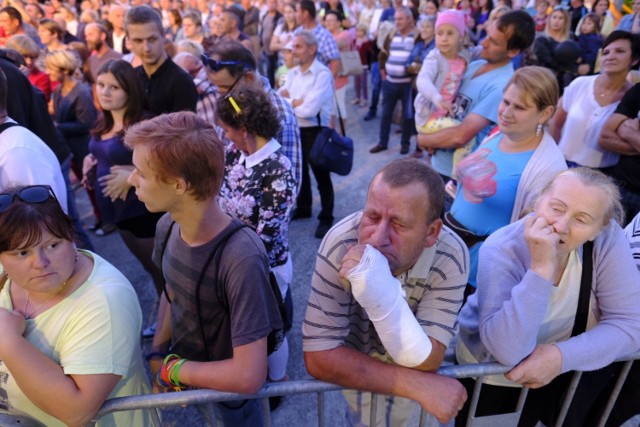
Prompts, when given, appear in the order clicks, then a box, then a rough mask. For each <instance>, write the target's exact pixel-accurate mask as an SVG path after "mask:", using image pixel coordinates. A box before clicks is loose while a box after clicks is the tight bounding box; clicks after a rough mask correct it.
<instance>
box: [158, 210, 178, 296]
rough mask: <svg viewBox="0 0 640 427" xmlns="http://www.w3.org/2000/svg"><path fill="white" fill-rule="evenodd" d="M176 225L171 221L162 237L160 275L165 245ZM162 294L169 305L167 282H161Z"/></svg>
mask: <svg viewBox="0 0 640 427" xmlns="http://www.w3.org/2000/svg"><path fill="white" fill-rule="evenodd" d="M174 225H176V222H175V221H171V224H170V225H169V229H168V230H167V234H166V235H165V236H164V240H163V241H162V246H161V247H160V273H162V260H163V259H164V253H165V251H166V250H167V244H168V243H169V237H171V232H172V231H173V226H174ZM162 278H163V279H164V273H162ZM162 293H163V294H164V296H165V298H167V301H168V302H169V304H171V298H169V292H167V281H166V280H163V281H162Z"/></svg>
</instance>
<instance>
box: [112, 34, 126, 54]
mask: <svg viewBox="0 0 640 427" xmlns="http://www.w3.org/2000/svg"><path fill="white" fill-rule="evenodd" d="M126 35H127V33H125V32H123V33H122V35H121V36H119V35H117V34H116V33H115V31H114V32H113V35H112V40H113V50H115V51H116V52H118V53H124V52H123V50H124V38H125V36H126Z"/></svg>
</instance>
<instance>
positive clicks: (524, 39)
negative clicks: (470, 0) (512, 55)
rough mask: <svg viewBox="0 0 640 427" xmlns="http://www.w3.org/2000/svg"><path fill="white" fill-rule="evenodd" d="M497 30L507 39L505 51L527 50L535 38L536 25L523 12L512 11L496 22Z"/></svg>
mask: <svg viewBox="0 0 640 427" xmlns="http://www.w3.org/2000/svg"><path fill="white" fill-rule="evenodd" d="M496 26H497V28H498V30H500V31H501V32H503V33H504V34H505V35H506V36H507V37H508V40H507V50H518V51H520V52H522V51H523V50H527V49H528V48H529V46H531V45H532V44H533V40H534V38H535V36H536V24H535V22H534V21H533V18H532V17H531V15H529V13H527V12H525V11H524V10H512V11H510V12H507V13H505V14H504V15H502V16H500V17H499V18H498V20H497V21H496Z"/></svg>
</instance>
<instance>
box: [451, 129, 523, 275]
mask: <svg viewBox="0 0 640 427" xmlns="http://www.w3.org/2000/svg"><path fill="white" fill-rule="evenodd" d="M500 140H502V135H498V136H496V137H495V138H493V139H491V140H489V141H487V143H486V144H484V145H482V146H481V147H479V148H478V149H477V150H476V151H474V152H473V153H471V154H470V155H468V156H467V157H466V158H465V159H464V160H462V161H461V162H460V164H459V165H458V169H457V176H458V194H457V196H456V199H455V201H454V202H453V206H451V214H452V215H453V217H454V218H455V219H456V220H457V221H458V222H460V223H461V224H462V225H464V226H465V227H466V228H467V229H469V230H470V231H472V232H474V233H475V234H478V235H481V236H482V235H488V234H491V233H493V232H494V231H496V230H497V229H499V228H501V227H504V226H505V225H507V224H509V222H511V212H512V211H513V205H514V204H515V201H516V193H517V191H518V184H519V183H520V178H521V177H522V172H523V171H524V168H525V167H526V166H527V163H528V162H529V159H531V156H532V155H533V153H534V151H535V150H531V151H524V152H521V153H505V152H503V151H501V150H500V147H499V145H500ZM480 246H482V243H479V244H477V245H475V246H473V247H472V248H471V250H470V251H469V256H470V258H469V259H470V274H469V283H470V284H472V285H473V286H475V285H476V283H475V282H476V273H477V271H478V251H479V250H480Z"/></svg>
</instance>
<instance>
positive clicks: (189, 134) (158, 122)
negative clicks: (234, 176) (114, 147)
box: [124, 111, 224, 201]
mask: <svg viewBox="0 0 640 427" xmlns="http://www.w3.org/2000/svg"><path fill="white" fill-rule="evenodd" d="M124 142H125V145H127V146H128V147H130V148H132V149H135V148H136V147H141V146H142V147H146V148H147V149H148V152H149V154H150V159H149V166H151V168H152V169H153V170H154V171H155V173H156V178H157V179H159V180H161V181H163V182H167V181H168V180H169V179H170V178H182V179H184V180H185V181H187V184H188V186H189V193H190V194H191V195H192V196H194V197H195V199H196V200H199V201H203V200H206V199H208V198H210V197H214V196H216V195H217V194H218V193H219V192H220V185H221V183H222V178H223V176H224V148H223V145H222V143H221V142H220V139H219V138H218V134H217V133H216V130H215V129H214V127H213V126H212V125H211V124H209V123H207V122H206V121H205V120H203V119H201V118H200V117H198V116H197V115H196V114H195V113H192V112H190V111H181V112H178V113H170V114H162V115H160V116H158V117H155V118H153V119H150V120H146V121H143V122H140V123H137V124H135V125H133V126H131V127H130V128H129V129H128V130H127V133H126V134H125V137H124Z"/></svg>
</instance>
